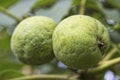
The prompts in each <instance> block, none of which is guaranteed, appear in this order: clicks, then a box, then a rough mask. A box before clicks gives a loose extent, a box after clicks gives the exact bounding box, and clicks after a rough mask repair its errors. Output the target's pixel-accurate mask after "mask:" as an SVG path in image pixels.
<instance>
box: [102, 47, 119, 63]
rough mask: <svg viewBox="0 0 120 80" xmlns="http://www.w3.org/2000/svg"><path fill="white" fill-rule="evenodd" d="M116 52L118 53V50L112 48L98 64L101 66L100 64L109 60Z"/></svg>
mask: <svg viewBox="0 0 120 80" xmlns="http://www.w3.org/2000/svg"><path fill="white" fill-rule="evenodd" d="M117 51H118V49H117V48H115V47H114V48H113V49H112V50H111V51H110V52H109V53H108V54H107V55H106V56H105V57H104V59H103V60H102V61H101V62H100V64H101V63H102V62H104V61H107V60H109V59H110V58H111V57H112V56H113V55H114V54H115V53H116V52H117Z"/></svg>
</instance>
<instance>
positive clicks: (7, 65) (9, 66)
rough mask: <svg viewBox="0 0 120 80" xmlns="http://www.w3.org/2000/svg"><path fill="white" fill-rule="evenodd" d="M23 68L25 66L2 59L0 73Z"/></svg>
mask: <svg viewBox="0 0 120 80" xmlns="http://www.w3.org/2000/svg"><path fill="white" fill-rule="evenodd" d="M22 66H23V64H18V63H17V62H15V61H11V60H3V59H2V60H1V59H0V71H1V70H6V69H14V70H19V69H21V67H22Z"/></svg>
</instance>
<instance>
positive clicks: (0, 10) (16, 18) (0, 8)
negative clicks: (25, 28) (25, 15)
mask: <svg viewBox="0 0 120 80" xmlns="http://www.w3.org/2000/svg"><path fill="white" fill-rule="evenodd" d="M0 12H2V13H4V14H6V15H8V16H9V17H11V18H13V19H15V20H16V21H17V22H20V21H21V20H22V19H20V18H19V17H17V16H16V15H14V14H13V13H11V12H10V11H8V10H7V9H5V8H4V7H1V6H0Z"/></svg>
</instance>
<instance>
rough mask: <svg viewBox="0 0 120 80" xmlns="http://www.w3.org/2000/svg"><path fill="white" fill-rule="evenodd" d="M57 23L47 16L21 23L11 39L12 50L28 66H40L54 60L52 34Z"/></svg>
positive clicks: (36, 17)
mask: <svg viewBox="0 0 120 80" xmlns="http://www.w3.org/2000/svg"><path fill="white" fill-rule="evenodd" d="M55 27H56V23H55V22H54V21H53V20H52V19H50V18H48V17H45V16H34V17H30V18H27V19H25V20H23V21H22V22H20V23H19V24H18V26H17V27H16V29H15V30H14V32H13V35H12V38H11V49H12V51H13V53H14V54H15V55H16V56H17V58H18V59H19V60H20V61H21V62H23V63H25V64H28V65H40V64H44V63H47V62H49V61H51V60H52V59H53V58H54V54H53V48H52V34H53V31H54V29H55Z"/></svg>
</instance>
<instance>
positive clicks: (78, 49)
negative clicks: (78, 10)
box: [53, 15, 110, 69]
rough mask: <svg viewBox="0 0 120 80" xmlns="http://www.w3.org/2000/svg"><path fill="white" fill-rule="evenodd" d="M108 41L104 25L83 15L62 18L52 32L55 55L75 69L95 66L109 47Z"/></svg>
mask: <svg viewBox="0 0 120 80" xmlns="http://www.w3.org/2000/svg"><path fill="white" fill-rule="evenodd" d="M109 42H110V40H109V34H108V31H107V29H106V28H105V27H104V25H102V24H101V23H100V22H99V21H98V20H96V19H94V18H92V17H89V16H85V15H73V16H70V17H68V18H66V19H64V20H63V21H62V22H60V23H59V24H58V26H57V27H56V29H55V31H54V33H53V49H54V53H55V56H56V57H57V58H58V59H59V60H60V61H62V62H63V63H64V64H66V65H67V66H69V67H71V68H75V69H87V68H90V67H94V66H96V65H97V63H98V62H99V61H100V60H101V59H102V56H103V54H104V52H105V51H106V49H107V48H108V47H109ZM98 43H100V44H98Z"/></svg>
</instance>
